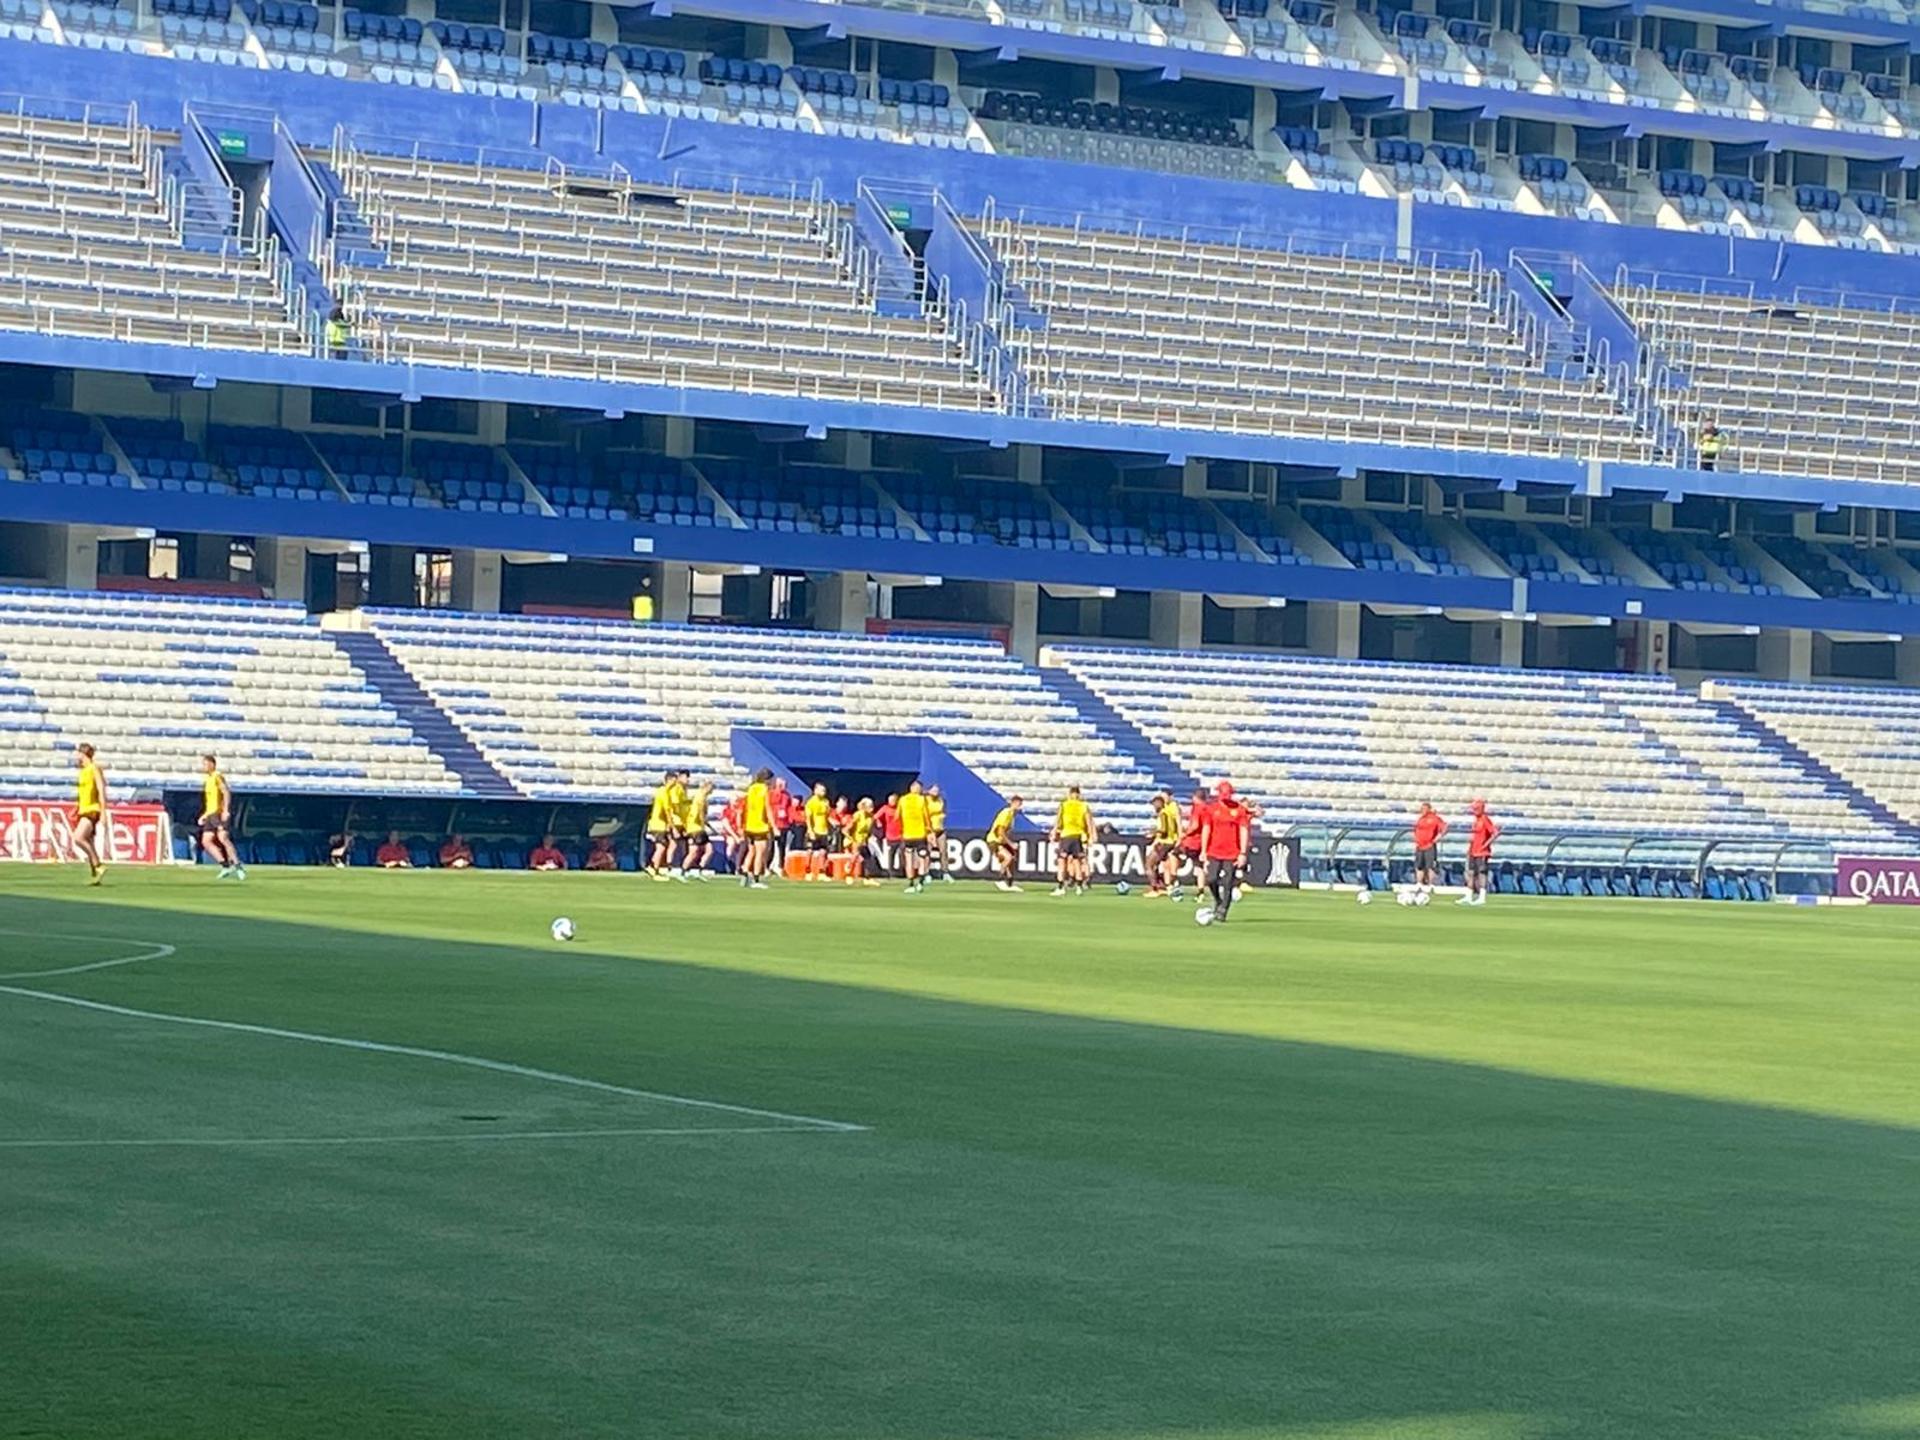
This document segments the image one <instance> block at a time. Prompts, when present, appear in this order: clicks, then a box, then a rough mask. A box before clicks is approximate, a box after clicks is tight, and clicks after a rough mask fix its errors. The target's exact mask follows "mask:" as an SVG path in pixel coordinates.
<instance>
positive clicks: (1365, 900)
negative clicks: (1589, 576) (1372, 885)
mask: <svg viewBox="0 0 1920 1440" xmlns="http://www.w3.org/2000/svg"><path fill="white" fill-rule="evenodd" d="M1353 898H1354V899H1355V900H1357V901H1359V902H1360V903H1361V904H1362V905H1371V904H1372V903H1373V892H1372V891H1371V890H1362V891H1360V893H1359V894H1357V895H1355V896H1354V897H1353Z"/></svg>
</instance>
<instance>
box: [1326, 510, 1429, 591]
mask: <svg viewBox="0 0 1920 1440" xmlns="http://www.w3.org/2000/svg"><path fill="white" fill-rule="evenodd" d="M1300 518H1301V519H1302V520H1304V521H1306V522H1307V523H1308V524H1309V525H1311V526H1312V527H1313V528H1314V529H1315V530H1318V531H1319V532H1320V534H1321V535H1322V536H1324V537H1325V538H1326V541H1327V543H1328V544H1329V545H1331V546H1333V548H1334V549H1336V550H1338V551H1339V552H1340V553H1341V555H1342V556H1344V557H1345V558H1346V561H1347V563H1348V564H1349V565H1351V566H1353V567H1354V568H1355V569H1356V570H1380V571H1387V572H1397V573H1402V574H1412V573H1414V572H1416V571H1418V570H1419V569H1420V567H1419V566H1418V565H1416V564H1415V563H1414V562H1413V561H1412V560H1410V559H1407V558H1405V557H1403V556H1401V555H1400V554H1398V553H1397V552H1396V551H1395V549H1394V547H1393V545H1392V544H1391V543H1390V542H1388V541H1386V540H1383V539H1381V538H1379V536H1378V535H1376V534H1375V533H1374V529H1373V521H1372V518H1371V517H1369V516H1367V515H1366V514H1363V513H1361V512H1358V511H1346V510H1339V509H1335V508H1334V507H1332V506H1326V505H1303V506H1301V507H1300Z"/></svg>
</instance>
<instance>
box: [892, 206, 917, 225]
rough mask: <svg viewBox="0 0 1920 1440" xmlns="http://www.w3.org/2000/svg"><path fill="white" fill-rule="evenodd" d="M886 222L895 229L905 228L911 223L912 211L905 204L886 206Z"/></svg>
mask: <svg viewBox="0 0 1920 1440" xmlns="http://www.w3.org/2000/svg"><path fill="white" fill-rule="evenodd" d="M887 223H888V224H890V225H892V226H893V228H894V229H896V230H905V229H907V228H908V227H910V226H911V225H912V224H913V211H912V209H910V208H909V207H908V206H905V205H889V206H888V207H887Z"/></svg>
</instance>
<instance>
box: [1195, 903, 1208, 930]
mask: <svg viewBox="0 0 1920 1440" xmlns="http://www.w3.org/2000/svg"><path fill="white" fill-rule="evenodd" d="M1193 923H1194V924H1196V925H1211V924H1213V907H1212V906H1211V905H1202V906H1201V907H1200V908H1199V909H1198V910H1196V911H1194V912H1193Z"/></svg>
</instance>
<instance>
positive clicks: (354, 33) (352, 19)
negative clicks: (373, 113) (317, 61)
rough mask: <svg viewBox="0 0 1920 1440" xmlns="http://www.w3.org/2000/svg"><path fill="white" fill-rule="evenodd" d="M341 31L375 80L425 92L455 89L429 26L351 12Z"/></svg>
mask: <svg viewBox="0 0 1920 1440" xmlns="http://www.w3.org/2000/svg"><path fill="white" fill-rule="evenodd" d="M340 27H341V28H340V33H341V34H342V36H344V37H345V39H346V40H347V41H348V42H349V43H351V44H355V45H358V46H359V49H360V62H361V64H362V65H364V66H365V67H366V68H367V73H368V75H369V76H371V78H373V79H374V80H377V81H379V82H380V83H382V84H385V85H403V86H411V87H414V88H416V89H422V90H451V89H453V87H454V85H455V83H456V82H455V80H454V78H453V76H451V75H448V74H444V73H442V72H441V70H440V60H439V55H438V53H437V47H435V46H434V45H433V42H432V41H431V40H430V38H429V37H428V35H427V29H426V26H425V24H423V23H422V22H421V21H419V20H416V19H414V18H413V17H412V16H404V15H374V14H371V13H368V12H365V11H360V10H348V11H346V12H344V13H343V14H342V15H341V17H340Z"/></svg>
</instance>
